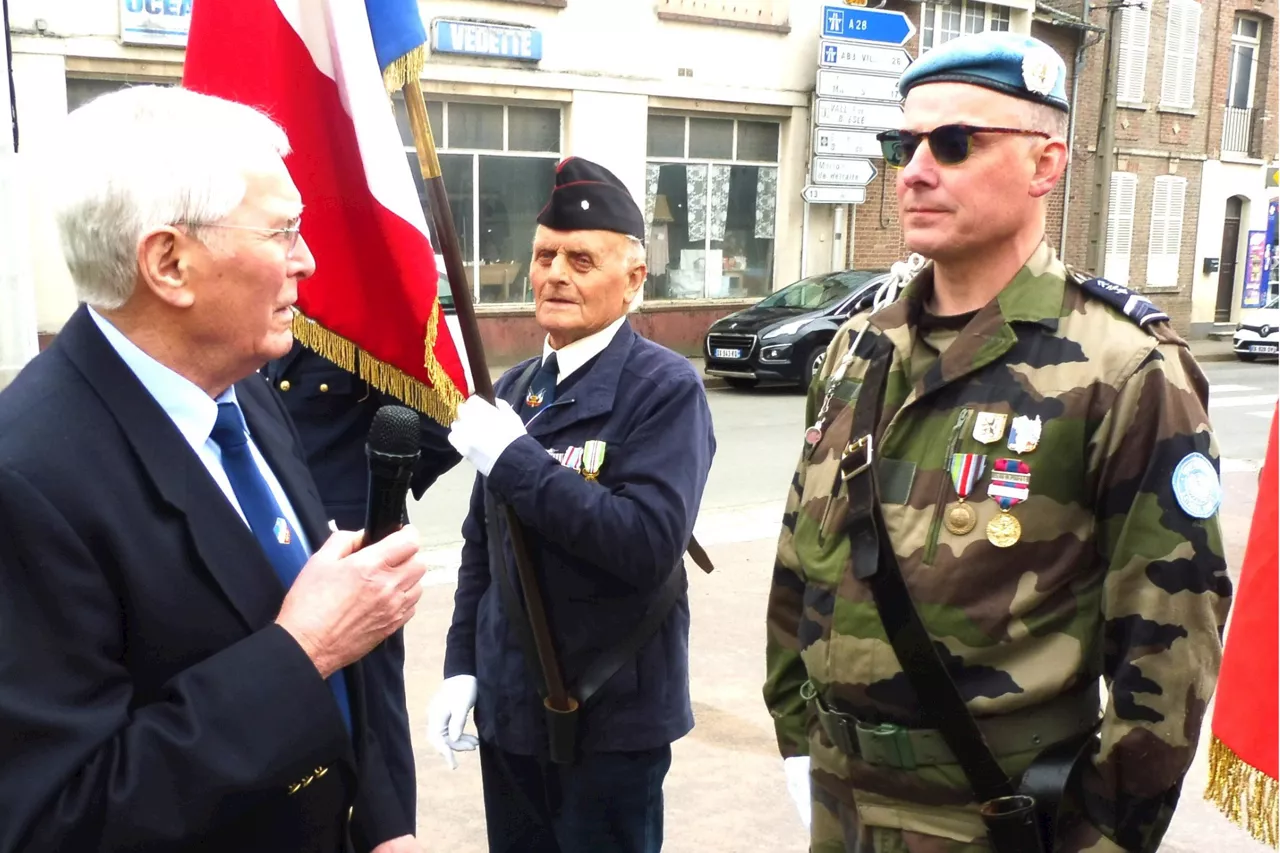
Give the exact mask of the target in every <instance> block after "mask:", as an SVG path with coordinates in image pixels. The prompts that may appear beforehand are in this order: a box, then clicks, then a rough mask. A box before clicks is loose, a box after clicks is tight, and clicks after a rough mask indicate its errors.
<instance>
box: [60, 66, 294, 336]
mask: <svg viewBox="0 0 1280 853" xmlns="http://www.w3.org/2000/svg"><path fill="white" fill-rule="evenodd" d="M64 139H65V143H64V146H65V150H64V151H62V153H61V156H59V158H58V165H57V166H56V169H55V171H52V172H51V173H50V174H54V175H56V177H57V184H58V186H56V187H55V190H54V194H55V195H54V203H53V209H54V215H55V218H56V221H57V225H58V232H59V235H60V237H61V239H62V252H63V255H64V256H65V258H66V261H67V266H68V268H69V269H70V270H71V278H72V279H73V281H74V282H75V287H76V296H77V297H78V298H79V299H80V300H81V301H83V302H86V303H88V304H89V305H92V306H94V307H95V308H102V309H107V310H110V309H113V308H119V307H120V306H122V305H124V303H125V302H127V301H128V300H129V298H130V296H132V295H133V288H134V282H135V280H136V273H137V268H138V260H137V253H138V241H139V240H140V239H141V238H142V235H144V234H146V233H147V232H148V231H150V230H151V229H153V228H157V227H160V226H164V225H172V224H178V223H187V224H190V225H193V226H194V225H200V224H211V223H216V222H218V221H219V220H221V219H223V218H225V217H226V216H227V215H228V214H230V213H231V212H232V211H233V210H235V208H236V207H237V206H239V204H240V202H241V201H242V200H243V199H244V195H245V190H246V182H245V173H246V171H247V170H248V169H249V168H251V167H252V166H253V165H255V164H260V163H262V162H263V160H264V158H266V157H270V156H271V155H276V156H279V157H284V156H285V155H287V154H288V153H289V141H288V139H287V138H286V136H285V133H284V131H283V130H282V129H281V128H280V126H279V125H277V124H276V123H275V122H274V121H272V120H271V119H270V118H268V117H267V116H266V115H265V114H263V113H261V112H259V111H258V110H256V109H254V108H252V107H249V106H245V105H244V104H238V103H235V102H233V101H227V100H224V99H222V98H216V97H213V96H211V95H202V94H200V93H197V92H192V91H190V90H187V89H181V88H178V87H175V86H133V87H130V88H126V89H122V90H120V91H117V92H111V93H109V94H106V95H103V96H101V97H99V98H95V99H94V100H93V101H91V102H89V103H87V104H85V105H84V106H82V107H80V108H79V109H77V110H75V111H74V112H72V113H71V114H70V115H69V116H68V117H67V125H66V129H65V131H64ZM64 146H59V147H60V148H63V147H64Z"/></svg>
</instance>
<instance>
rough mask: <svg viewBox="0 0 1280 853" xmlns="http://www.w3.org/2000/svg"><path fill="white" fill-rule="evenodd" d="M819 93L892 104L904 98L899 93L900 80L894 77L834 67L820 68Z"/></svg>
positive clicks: (834, 96) (820, 94) (819, 94)
mask: <svg viewBox="0 0 1280 853" xmlns="http://www.w3.org/2000/svg"><path fill="white" fill-rule="evenodd" d="M817 93H818V96H819V97H830V98H854V99H856V100H860V101H885V102H887V103H892V104H896V103H898V102H899V101H901V100H902V95H900V94H899V93H898V81H897V80H896V79H894V78H893V77H882V76H873V75H870V74H859V73H857V72H855V71H836V70H835V69H833V68H819V69H818V85H817Z"/></svg>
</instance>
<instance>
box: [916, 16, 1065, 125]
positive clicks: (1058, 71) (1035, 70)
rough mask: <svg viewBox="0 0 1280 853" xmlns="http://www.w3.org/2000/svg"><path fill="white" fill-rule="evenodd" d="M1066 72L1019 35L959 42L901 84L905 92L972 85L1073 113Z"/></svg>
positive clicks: (926, 59)
mask: <svg viewBox="0 0 1280 853" xmlns="http://www.w3.org/2000/svg"><path fill="white" fill-rule="evenodd" d="M1066 80H1067V66H1066V63H1064V62H1063V61H1062V57H1061V56H1059V55H1058V53H1057V51H1055V50H1054V49H1053V48H1051V47H1049V45H1047V44H1045V43H1044V42H1042V41H1040V40H1039V39H1035V38H1032V37H1031V36H1026V35H1021V34H1019V33H999V32H986V33H974V34H973V35H966V36H960V37H959V38H954V39H951V40H950V41H948V42H946V43H944V44H942V45H939V46H938V47H935V48H934V49H933V50H931V51H929V52H928V53H926V54H925V55H924V56H923V57H921V58H920V59H919V60H917V61H916V62H914V63H912V64H911V65H910V66H909V67H908V68H907V70H906V72H905V73H904V74H903V75H902V79H900V80H899V81H898V91H900V92H902V95H903V97H906V94H907V92H909V91H911V90H912V89H914V88H915V87H916V86H919V85H922V84H924V83H969V84H971V85H974V86H984V87H986V88H988V89H994V90H996V91H997V92H1004V93H1005V94H1006V95H1012V96H1014V97H1015V98H1023V99H1025V100H1028V101H1035V102H1036V103H1040V104H1047V105H1048V106H1051V107H1056V108H1057V109H1060V110H1063V111H1064V112H1065V111H1067V110H1069V109H1070V107H1069V106H1068V105H1067V88H1066Z"/></svg>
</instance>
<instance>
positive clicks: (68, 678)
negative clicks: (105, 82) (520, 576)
mask: <svg viewBox="0 0 1280 853" xmlns="http://www.w3.org/2000/svg"><path fill="white" fill-rule="evenodd" d="M66 134H67V135H68V138H73V139H76V140H78V141H80V146H81V147H80V149H79V150H78V151H77V157H76V158H75V159H74V160H73V161H69V162H68V163H67V169H68V172H69V174H68V176H67V180H68V182H67V184H66V186H67V187H68V193H67V195H66V196H65V197H64V198H61V199H60V200H59V204H58V211H59V228H60V230H61V234H62V238H63V246H64V251H65V254H66V257H67V260H68V264H69V267H70V270H71V273H72V277H73V279H74V280H75V283H76V287H77V290H78V293H79V296H80V298H81V301H82V302H84V303H86V304H85V305H82V306H81V307H80V308H79V309H78V310H77V311H76V313H75V314H74V316H72V317H71V319H70V320H69V321H68V322H67V324H66V326H65V327H64V328H63V331H62V333H61V334H60V335H59V336H58V339H57V341H56V342H55V343H54V344H53V346H52V347H50V348H49V349H48V350H47V351H46V352H44V353H43V354H42V355H40V356H39V357H38V358H36V359H35V360H34V361H32V362H31V363H30V364H29V365H28V366H27V367H26V369H24V370H23V372H22V373H21V374H20V375H19V376H18V377H17V379H16V380H15V381H14V382H13V384H12V385H10V386H9V388H7V389H6V390H5V391H4V392H3V393H2V394H0V732H2V733H3V734H2V735H0V803H3V806H2V807H0V851H4V853H12V852H13V851H81V850H84V851H89V850H93V851H131V852H132V851H158V850H165V851H232V850H234V851H237V853H245V851H262V853H267V851H271V853H281V852H282V851H289V853H294V852H295V851H296V853H340V851H342V853H345V851H351V850H355V851H369V850H376V851H377V853H400V851H420V850H421V846H420V845H419V844H418V843H417V842H416V841H415V840H414V839H413V837H412V832H413V815H412V813H411V811H410V810H409V809H406V808H405V806H404V805H403V804H402V803H401V802H399V800H398V798H397V796H396V794H395V792H394V787H393V784H392V782H391V778H390V775H389V773H388V769H387V760H386V755H387V753H388V752H390V751H395V750H406V749H408V748H409V744H408V743H405V742H403V740H400V739H389V738H388V737H387V736H386V734H385V732H383V731H381V730H380V728H379V726H378V724H377V720H378V719H380V717H381V715H380V714H379V713H378V711H377V709H375V708H372V707H371V705H372V704H374V703H376V702H378V701H380V700H379V699H378V697H379V696H381V695H383V694H384V691H383V690H382V688H381V686H380V685H378V684H370V683H369V681H370V679H369V677H368V676H367V674H366V672H365V669H364V666H363V664H364V659H365V658H366V656H367V655H369V654H371V653H372V654H377V653H378V651H376V647H377V646H378V645H379V644H380V643H381V642H382V641H383V640H384V639H385V638H386V637H387V636H388V635H390V634H391V633H392V632H394V631H396V630H397V629H399V628H400V627H401V626H402V625H403V624H404V623H405V622H406V621H407V620H408V619H409V618H410V617H411V616H412V615H413V612H414V608H415V606H416V603H417V601H418V598H419V596H420V595H421V587H420V580H421V577H422V575H423V572H424V569H425V562H424V560H423V558H422V557H421V556H420V555H419V554H418V544H417V537H416V535H415V534H414V532H413V531H412V530H411V529H406V530H402V531H400V532H398V533H396V534H393V535H391V536H389V537H387V538H386V539H384V540H382V541H381V542H379V543H377V544H374V545H371V546H369V547H366V548H363V549H361V547H360V545H361V537H360V534H358V533H345V532H332V533H331V532H330V530H329V529H328V526H327V524H326V517H325V513H324V508H323V505H322V503H321V501H320V497H319V495H318V494H317V492H316V488H315V484H314V482H313V481H312V478H311V476H310V475H309V474H308V472H307V468H306V463H305V461H304V459H303V456H302V454H301V452H300V451H299V449H298V445H297V435H296V433H295V431H294V429H293V427H292V425H291V423H290V421H289V419H288V417H287V415H286V413H285V410H284V408H283V406H282V405H281V404H280V401H279V399H278V398H277V396H276V395H275V394H274V392H272V390H271V389H270V387H269V386H268V385H267V384H266V383H265V382H263V381H262V379H261V378H260V377H258V376H256V375H255V374H254V371H255V370H256V369H257V368H259V367H260V366H261V365H262V364H263V363H265V362H266V361H267V360H269V359H271V358H276V357H279V356H281V355H283V354H284V353H285V352H287V351H288V350H289V347H290V345H291V343H292V336H291V333H290V321H291V305H292V303H293V302H294V300H295V299H296V297H297V289H298V283H299V282H300V281H301V280H302V279H305V278H306V277H307V276H309V275H310V274H311V273H312V271H313V270H314V267H315V262H314V259H313V258H312V256H311V253H310V250H309V249H308V248H307V245H306V243H305V242H304V241H303V240H302V239H301V238H300V237H299V233H298V222H299V216H300V214H301V211H302V199H301V198H300V197H299V195H298V191H297V189H296V188H295V187H294V185H293V182H292V181H291V180H290V177H289V173H288V171H287V170H286V168H285V165H284V161H283V159H282V158H283V157H284V156H285V155H286V154H287V153H288V142H287V140H286V139H285V137H284V134H283V132H281V130H280V129H279V128H278V127H277V126H276V125H275V124H274V123H272V122H271V121H270V120H269V119H268V118H266V117H265V116H263V115H262V114H260V113H258V112H256V111H254V110H252V109H250V108H248V107H245V106H242V105H239V104H233V103H230V102H227V101H222V100H219V99H216V98H211V97H209V96H206V95H199V94H196V93H193V92H188V91H185V90H182V89H176V88H174V89H170V88H156V87H136V88H133V89H129V90H125V91H122V92H118V93H114V94H111V95H107V96H104V97H103V98H100V99H98V100H96V101H94V102H92V103H90V104H88V105H86V106H85V107H82V108H81V109H79V110H77V111H76V112H75V113H73V114H72V116H71V118H70V121H69V127H68V128H67V129H66ZM156 151H162V152H166V153H165V155H164V156H165V158H166V160H165V163H164V168H163V169H161V168H158V167H157V165H155V163H154V162H153V160H154V155H155V152H156ZM176 152H180V153H176Z"/></svg>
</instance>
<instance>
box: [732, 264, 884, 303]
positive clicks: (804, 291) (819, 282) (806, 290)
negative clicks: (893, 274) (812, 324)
mask: <svg viewBox="0 0 1280 853" xmlns="http://www.w3.org/2000/svg"><path fill="white" fill-rule="evenodd" d="M878 275H880V273H879V272H874V271H856V270H855V271H846V272H837V273H824V274H822V275H815V276H812V277H811V278H805V279H801V280H800V281H797V282H796V283H794V284H789V285H787V286H786V287H784V288H782V290H779V291H778V292H777V293H774V294H772V295H770V296H766V297H765V298H764V299H761V300H760V301H759V302H757V303H756V305H757V306H758V307H760V308H791V309H793V310H796V311H817V310H820V309H822V308H828V307H830V306H832V305H835V304H836V303H837V302H840V301H841V300H842V299H844V298H846V297H848V296H849V295H850V294H852V293H853V292H854V291H855V290H857V289H858V288H859V287H860V286H861V285H863V284H866V283H867V282H868V281H870V280H871V279H873V278H875V277H876V276H878Z"/></svg>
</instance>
